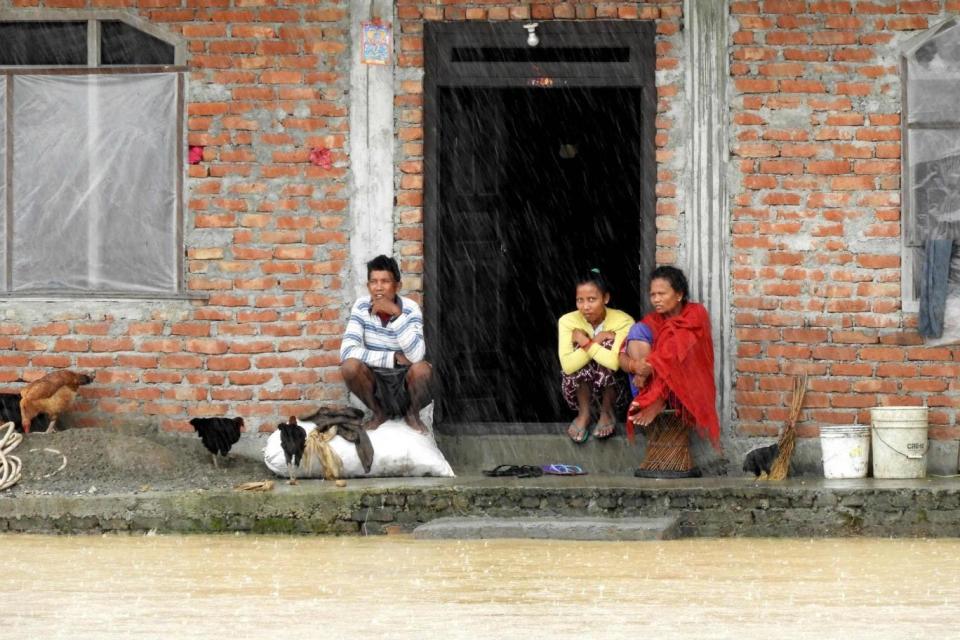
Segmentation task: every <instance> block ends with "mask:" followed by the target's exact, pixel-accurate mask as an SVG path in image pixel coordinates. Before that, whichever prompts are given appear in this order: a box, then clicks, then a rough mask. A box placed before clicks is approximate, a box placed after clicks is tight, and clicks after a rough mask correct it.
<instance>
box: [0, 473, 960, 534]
mask: <svg viewBox="0 0 960 640" xmlns="http://www.w3.org/2000/svg"><path fill="white" fill-rule="evenodd" d="M468 516H483V517H490V518H533V517H536V518H543V517H553V518H556V517H563V518H569V517H580V518H639V517H642V518H661V517H670V518H677V521H678V523H677V535H678V536H680V537H728V536H765V537H766V536H769V537H825V536H857V535H869V536H905V537H909V536H923V537H943V536H958V535H960V483H958V482H957V481H956V480H953V479H943V478H927V479H923V480H829V481H828V480H821V479H810V480H806V479H794V480H788V481H786V482H783V483H769V482H754V481H753V480H751V479H748V478H699V479H690V480H672V481H665V480H641V479H636V478H629V477H614V476H580V477H547V476H544V477H542V478H526V479H519V478H482V477H460V478H396V479H380V480H374V479H369V480H349V481H348V484H347V486H346V487H344V488H338V487H336V486H334V485H333V483H330V482H322V481H303V482H302V483H301V484H300V485H298V486H292V487H291V486H288V485H286V484H283V483H279V484H278V485H277V488H276V489H275V490H274V491H273V492H270V493H237V492H233V491H223V490H215V491H214V490H211V491H205V490H194V491H181V492H147V493H132V494H121V495H37V494H28V495H23V494H21V495H17V496H15V497H14V496H11V495H9V494H0V531H24V532H61V533H84V532H89V533H101V532H114V531H117V532H123V531H126V532H146V531H150V530H156V531H160V532H178V533H215V532H235V531H238V532H250V533H297V534H353V535H357V534H361V535H363V534H381V533H408V532H410V531H413V530H414V529H415V528H416V527H417V526H418V525H421V524H424V523H426V522H430V521H433V520H436V519H437V518H444V517H468Z"/></svg>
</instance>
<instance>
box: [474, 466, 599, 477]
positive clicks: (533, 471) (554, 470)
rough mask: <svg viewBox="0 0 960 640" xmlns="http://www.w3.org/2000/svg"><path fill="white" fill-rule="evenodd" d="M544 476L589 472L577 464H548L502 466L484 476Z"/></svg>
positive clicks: (584, 473) (486, 471)
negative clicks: (537, 465)
mask: <svg viewBox="0 0 960 640" xmlns="http://www.w3.org/2000/svg"><path fill="white" fill-rule="evenodd" d="M543 474H547V475H552V476H583V475H586V474H587V472H586V471H584V470H583V468H582V467H581V466H580V465H577V464H546V465H543V466H542V467H535V466H532V465H527V464H524V465H517V464H501V465H498V466H496V467H494V468H493V469H486V470H484V472H483V475H485V476H490V477H495V478H502V477H507V476H513V477H516V478H539V477H540V476H542V475H543Z"/></svg>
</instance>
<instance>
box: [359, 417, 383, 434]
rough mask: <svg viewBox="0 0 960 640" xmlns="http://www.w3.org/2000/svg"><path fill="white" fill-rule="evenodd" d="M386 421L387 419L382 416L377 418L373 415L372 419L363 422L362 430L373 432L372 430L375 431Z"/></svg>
mask: <svg viewBox="0 0 960 640" xmlns="http://www.w3.org/2000/svg"><path fill="white" fill-rule="evenodd" d="M386 421H387V419H386V418H384V417H383V416H378V415H376V414H374V415H373V417H372V418H370V419H369V420H365V421H364V423H363V428H364V429H366V430H367V431H373V430H374V429H376V428H377V427H379V426H380V425H382V424H383V423H384V422H386Z"/></svg>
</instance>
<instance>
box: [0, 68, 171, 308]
mask: <svg viewBox="0 0 960 640" xmlns="http://www.w3.org/2000/svg"><path fill="white" fill-rule="evenodd" d="M11 97H12V102H13V109H12V111H13V119H12V122H10V123H9V125H10V127H11V129H12V136H13V162H12V165H13V179H12V181H11V182H12V187H13V193H12V198H11V200H12V205H13V210H12V215H10V216H8V219H9V221H10V222H11V223H12V224H11V228H10V229H9V230H8V235H9V236H10V237H9V239H8V242H7V246H8V248H9V250H10V252H11V255H10V259H9V260H8V264H9V265H10V267H11V273H10V274H9V276H8V282H9V285H10V289H11V290H12V291H15V292H16V291H176V290H177V268H176V267H177V265H176V263H177V258H178V256H177V253H178V251H177V247H176V238H177V228H176V220H177V215H176V200H177V189H176V172H177V171H178V170H179V167H178V163H177V157H176V152H177V126H176V113H177V108H176V102H177V80H176V75H175V74H145V75H100V76H97V75H90V76H86V75H85V76H31V75H19V76H14V78H13V93H12V96H11Z"/></svg>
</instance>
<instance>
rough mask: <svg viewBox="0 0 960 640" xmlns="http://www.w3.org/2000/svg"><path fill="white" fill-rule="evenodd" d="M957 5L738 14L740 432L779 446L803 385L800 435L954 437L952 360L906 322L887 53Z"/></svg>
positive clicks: (957, 356)
mask: <svg viewBox="0 0 960 640" xmlns="http://www.w3.org/2000/svg"><path fill="white" fill-rule="evenodd" d="M945 11H946V12H955V11H960V2H956V1H899V2H898V1H895V0H875V1H873V2H861V1H857V2H854V1H836V2H826V1H824V2H820V1H817V0H765V1H734V2H732V3H731V13H732V17H733V18H734V19H735V26H734V28H733V29H732V50H731V56H730V71H731V75H732V82H733V86H734V97H733V103H732V134H733V138H734V139H733V141H732V149H733V152H734V156H735V157H734V159H733V161H734V162H735V163H736V166H737V168H738V169H739V176H740V177H739V180H738V182H737V183H736V184H734V185H732V187H733V188H732V192H733V194H734V196H733V199H734V201H733V205H732V206H733V215H732V218H733V229H732V232H733V233H732V259H733V265H732V267H733V318H734V325H735V326H734V329H735V333H736V339H737V353H736V362H735V369H736V382H735V384H736V390H735V393H736V396H735V407H736V420H735V422H736V425H737V426H736V428H737V430H738V432H739V433H741V434H744V435H774V434H775V433H776V430H777V428H778V427H779V426H780V425H781V424H782V423H783V421H784V419H785V418H786V414H787V407H788V405H789V400H790V388H791V380H790V378H789V375H787V374H792V373H795V372H799V371H806V372H808V373H809V374H811V379H810V392H809V393H808V394H807V400H806V406H807V407H808V410H807V412H806V419H807V421H806V423H805V425H804V426H803V427H802V428H801V433H803V434H805V435H814V434H816V427H817V425H818V424H829V423H853V422H854V421H855V420H858V419H859V421H860V423H861V424H867V423H868V422H869V408H870V407H873V406H876V405H879V404H920V403H922V402H925V403H926V404H927V405H928V406H930V407H931V412H930V421H931V427H932V429H931V435H932V437H933V438H936V439H951V438H957V437H960V429H958V428H957V426H956V407H957V398H958V394H957V391H958V388H960V387H958V382H957V377H958V374H960V349H950V348H925V347H923V346H922V344H923V341H922V339H921V338H920V336H919V335H918V334H917V333H916V331H915V330H914V329H913V327H915V326H916V316H915V315H911V314H907V315H903V314H901V311H900V309H901V301H900V262H901V259H900V249H899V240H898V239H899V237H900V115H899V114H900V95H901V94H900V82H899V54H898V48H897V45H898V43H901V42H903V41H904V40H905V39H907V38H908V37H912V36H914V35H916V34H917V32H919V31H921V30H924V29H926V28H928V26H932V25H934V24H935V23H936V22H938V21H939V20H941V19H943V18H945V16H944V15H943V12H945Z"/></svg>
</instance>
